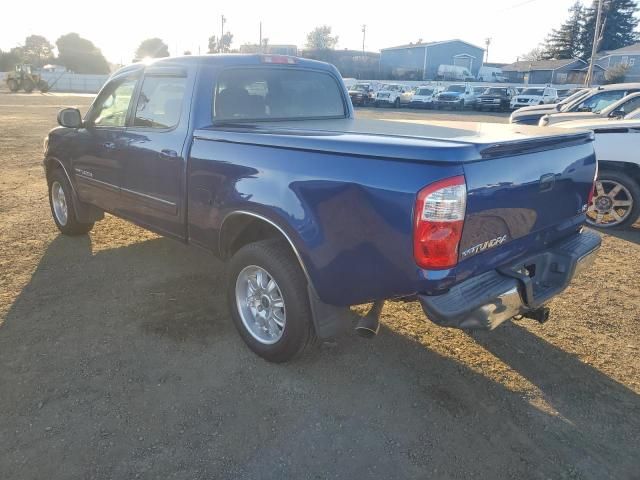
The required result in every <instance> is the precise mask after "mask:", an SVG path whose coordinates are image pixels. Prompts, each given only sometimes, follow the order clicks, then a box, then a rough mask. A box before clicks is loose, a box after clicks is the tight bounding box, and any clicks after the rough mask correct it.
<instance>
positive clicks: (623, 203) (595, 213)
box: [587, 180, 633, 227]
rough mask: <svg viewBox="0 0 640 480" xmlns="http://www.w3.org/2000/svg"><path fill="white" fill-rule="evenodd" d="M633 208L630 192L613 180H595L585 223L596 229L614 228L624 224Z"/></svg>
mask: <svg viewBox="0 0 640 480" xmlns="http://www.w3.org/2000/svg"><path fill="white" fill-rule="evenodd" d="M632 208H633V196H632V195H631V192H629V190H628V189H627V187H625V186H624V185H622V184H621V183H618V182H616V181H614V180H597V181H596V190H595V193H594V196H593V201H592V202H591V205H589V209H588V210H587V222H588V223H590V224H591V225H595V226H597V227H615V226H617V225H619V224H621V223H622V222H624V221H625V220H626V219H627V217H629V214H630V213H631V210H632Z"/></svg>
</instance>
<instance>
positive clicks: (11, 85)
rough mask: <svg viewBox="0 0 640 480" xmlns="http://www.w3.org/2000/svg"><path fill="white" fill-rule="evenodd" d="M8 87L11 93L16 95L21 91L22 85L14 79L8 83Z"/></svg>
mask: <svg viewBox="0 0 640 480" xmlns="http://www.w3.org/2000/svg"><path fill="white" fill-rule="evenodd" d="M7 86H8V87H9V91H10V92H11V93H16V92H17V91H18V90H19V89H20V85H18V82H17V81H15V80H14V79H13V78H12V79H10V80H8V81H7Z"/></svg>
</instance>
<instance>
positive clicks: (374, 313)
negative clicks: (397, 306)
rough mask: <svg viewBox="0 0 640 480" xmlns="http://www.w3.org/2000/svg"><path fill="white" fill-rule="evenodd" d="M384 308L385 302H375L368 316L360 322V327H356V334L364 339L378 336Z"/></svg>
mask: <svg viewBox="0 0 640 480" xmlns="http://www.w3.org/2000/svg"><path fill="white" fill-rule="evenodd" d="M382 307H384V300H377V301H375V302H373V305H372V306H371V309H370V310H369V311H368V312H367V314H366V315H365V316H364V317H362V318H360V320H358V325H356V333H357V334H358V335H360V336H361V337H364V338H373V337H375V336H376V335H377V334H378V330H379V329H380V313H381V312H382Z"/></svg>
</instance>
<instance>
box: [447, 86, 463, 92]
mask: <svg viewBox="0 0 640 480" xmlns="http://www.w3.org/2000/svg"><path fill="white" fill-rule="evenodd" d="M445 91H447V92H456V93H464V91H465V88H464V85H449V86H448V87H447V89H446V90H445Z"/></svg>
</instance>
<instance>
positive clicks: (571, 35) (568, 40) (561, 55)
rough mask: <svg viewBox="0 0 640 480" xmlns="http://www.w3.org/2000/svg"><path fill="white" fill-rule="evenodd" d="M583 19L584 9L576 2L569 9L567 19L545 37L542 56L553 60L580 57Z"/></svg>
mask: <svg viewBox="0 0 640 480" xmlns="http://www.w3.org/2000/svg"><path fill="white" fill-rule="evenodd" d="M583 19H584V9H583V7H582V4H581V3H580V2H579V1H578V2H576V3H574V4H573V6H572V7H571V8H570V9H569V19H568V20H567V21H566V22H564V23H563V24H562V25H561V26H560V28H559V29H557V30H555V29H554V30H553V31H552V32H551V34H550V35H549V36H548V37H547V41H546V43H545V47H544V56H545V57H546V58H555V59H565V58H576V57H580V56H581V54H582V48H581V36H582V29H583Z"/></svg>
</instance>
